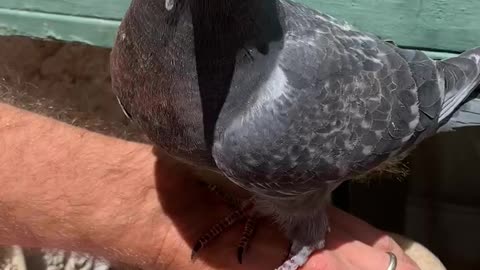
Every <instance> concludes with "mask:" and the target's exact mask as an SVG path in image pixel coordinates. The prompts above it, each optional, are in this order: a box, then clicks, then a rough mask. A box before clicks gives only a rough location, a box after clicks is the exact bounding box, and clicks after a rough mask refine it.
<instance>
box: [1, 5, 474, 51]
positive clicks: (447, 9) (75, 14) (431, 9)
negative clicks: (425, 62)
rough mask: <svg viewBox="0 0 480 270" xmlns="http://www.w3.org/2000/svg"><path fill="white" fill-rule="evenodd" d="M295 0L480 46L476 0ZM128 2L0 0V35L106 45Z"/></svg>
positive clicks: (443, 44)
mask: <svg viewBox="0 0 480 270" xmlns="http://www.w3.org/2000/svg"><path fill="white" fill-rule="evenodd" d="M159 1H160V0H159ZM299 1H300V2H302V3H304V4H306V5H308V6H310V7H313V8H316V9H318V10H321V11H322V12H325V13H328V14H330V15H333V16H335V17H337V18H341V19H345V20H347V21H348V22H350V23H351V24H353V25H354V26H355V27H357V28H359V29H361V30H363V31H368V32H372V33H374V34H376V35H379V36H381V37H382V38H388V39H393V40H395V41H396V42H397V44H399V45H401V46H404V47H414V48H422V49H426V50H431V51H441V52H460V51H463V50H465V49H467V48H471V47H476V46H480V16H478V14H477V13H478V11H479V10H480V1H478V0H456V1H450V0H299ZM129 3H130V1H129V0H102V1H98V0H82V1H78V0H0V35H26V36H32V37H38V38H53V39H59V40H65V41H77V42H84V43H88V44H93V45H97V46H101V47H109V46H111V45H112V43H113V40H114V37H115V32H116V30H117V27H118V24H119V21H120V20H121V18H122V16H123V14H124V13H125V10H126V9H127V8H128V5H129ZM435 55H436V56H440V57H444V56H446V55H443V54H442V53H440V54H438V53H435Z"/></svg>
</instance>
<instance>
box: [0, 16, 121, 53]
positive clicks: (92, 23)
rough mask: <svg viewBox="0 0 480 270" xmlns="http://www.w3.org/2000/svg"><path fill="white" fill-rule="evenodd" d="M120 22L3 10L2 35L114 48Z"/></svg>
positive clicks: (0, 22)
mask: <svg viewBox="0 0 480 270" xmlns="http://www.w3.org/2000/svg"><path fill="white" fill-rule="evenodd" d="M119 23H120V22H119V21H113V20H104V19H96V18H85V17H75V16H65V15H58V14H48V13H39V12H30V11H20V10H9V9H0V35H5V36H30V37H36V38H42V39H54V40H63V41H72V42H81V43H85V44H90V45H95V46H99V47H110V46H112V44H113V41H114V39H115V36H116V31H117V28H118V26H119Z"/></svg>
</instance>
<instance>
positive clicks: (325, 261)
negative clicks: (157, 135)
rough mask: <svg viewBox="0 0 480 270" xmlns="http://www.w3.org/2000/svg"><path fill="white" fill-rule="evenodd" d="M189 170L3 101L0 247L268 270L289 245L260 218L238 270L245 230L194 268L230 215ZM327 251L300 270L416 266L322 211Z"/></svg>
mask: <svg viewBox="0 0 480 270" xmlns="http://www.w3.org/2000/svg"><path fill="white" fill-rule="evenodd" d="M195 180H196V179H195V176H194V174H192V173H191V172H190V171H189V170H187V169H186V167H184V166H181V165H179V164H178V163H175V162H172V160H170V159H167V158H165V157H163V156H158V155H155V154H154V151H152V146H150V145H147V144H141V143H134V142H128V141H125V140H120V139H116V138H113V137H107V136H104V135H100V134H97V133H94V132H90V131H87V130H84V129H80V128H76V127H73V126H70V125H67V124H64V123H61V122H58V121H55V120H53V119H50V118H47V117H43V116H40V115H37V114H34V113H30V112H27V111H24V110H20V109H17V108H15V107H12V106H10V105H6V104H1V103H0V187H1V188H0V220H1V222H0V244H1V245H12V244H19V245H21V246H26V247H44V248H45V247H52V248H62V249H67V250H76V251H85V252H89V253H91V254H95V255H98V256H103V257H105V258H107V259H109V260H111V261H119V262H123V263H127V264H131V265H135V266H139V267H142V268H144V269H205V270H206V269H254V270H255V269H259V270H260V269H262V270H263V269H274V268H275V267H276V266H278V265H280V263H281V262H282V260H283V259H284V258H285V256H286V255H287V254H286V251H287V250H288V241H287V240H286V239H285V238H284V237H283V235H282V233H281V232H280V231H279V230H278V229H277V228H276V226H275V225H274V223H272V222H270V220H268V219H267V218H264V219H262V220H261V224H260V226H259V228H258V231H257V232H256V234H255V238H254V239H253V240H252V243H251V245H250V249H249V250H248V253H247V255H246V257H245V259H244V264H242V265H239V264H238V262H237V260H236V252H235V250H236V246H237V244H238V241H239V239H240V235H241V232H242V226H235V227H234V228H232V230H230V231H228V232H227V233H226V234H224V235H222V236H221V237H220V238H218V239H217V240H215V241H214V242H213V243H212V244H211V245H210V246H209V247H207V248H205V249H204V250H202V251H201V252H200V254H199V255H198V259H197V260H195V261H194V262H192V261H191V260H190V253H191V248H192V245H193V244H194V240H196V238H198V237H199V236H200V235H201V234H202V233H203V232H204V231H205V230H206V229H208V228H210V226H211V225H212V223H214V222H215V221H217V220H218V219H219V218H221V217H223V216H225V215H227V214H228V213H229V209H228V208H227V207H226V206H225V204H224V203H222V201H221V200H220V199H219V198H217V197H215V196H214V195H213V194H211V193H210V192H209V191H208V190H207V189H205V188H204V187H203V186H202V185H199V184H198V182H197V181H195ZM329 216H330V221H331V228H332V230H331V232H330V233H329V234H328V236H327V247H326V249H325V250H324V251H321V252H318V253H316V254H315V255H314V256H313V257H312V258H311V259H310V260H309V262H308V263H307V265H306V266H305V267H304V268H303V269H306V270H310V269H311V270H337V269H342V270H348V269H352V270H353V269H355V270H356V269H379V270H383V269H386V267H387V265H388V256H387V254H386V253H385V252H386V251H393V252H394V253H395V254H396V255H397V257H398V258H399V265H398V267H397V270H407V269H418V268H417V267H416V266H415V264H414V263H413V262H412V260H411V259H410V258H408V256H406V255H405V253H404V252H403V251H402V249H401V248H400V247H399V246H398V245H397V244H396V243H395V242H394V241H393V240H392V239H391V238H390V237H388V236H387V234H386V233H384V232H382V231H380V230H377V229H375V228H373V227H372V226H370V225H368V224H366V223H365V222H363V221H360V220H358V219H356V218H354V217H352V216H350V215H349V214H346V213H344V212H342V211H340V210H338V209H335V208H333V207H330V208H329Z"/></svg>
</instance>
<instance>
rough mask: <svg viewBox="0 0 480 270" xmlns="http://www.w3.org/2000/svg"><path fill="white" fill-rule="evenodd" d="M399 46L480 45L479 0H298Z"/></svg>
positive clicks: (460, 48) (458, 48)
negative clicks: (393, 41) (390, 40)
mask: <svg viewBox="0 0 480 270" xmlns="http://www.w3.org/2000/svg"><path fill="white" fill-rule="evenodd" d="M302 2H304V3H306V4H308V5H309V6H311V7H313V8H316V9H318V10H321V11H323V12H326V13H328V14H330V15H332V16H334V17H338V18H342V19H345V20H347V21H348V22H350V23H351V24H353V25H354V26H356V27H357V28H359V29H361V30H363V31H368V32H372V33H375V34H376V35H379V36H381V37H382V38H391V39H393V40H395V42H396V43H397V44H399V45H402V46H408V47H420V48H430V49H434V50H447V51H456V52H458V51H463V50H465V49H467V48H471V47H477V46H480V16H479V15H478V11H479V10H480V1H479V0H455V1H452V0H341V1H339V0H302Z"/></svg>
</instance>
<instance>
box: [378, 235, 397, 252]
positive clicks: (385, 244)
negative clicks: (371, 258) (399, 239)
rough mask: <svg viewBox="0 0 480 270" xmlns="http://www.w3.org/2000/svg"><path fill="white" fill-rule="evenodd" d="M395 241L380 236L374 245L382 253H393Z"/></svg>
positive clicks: (388, 237)
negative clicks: (382, 251)
mask: <svg viewBox="0 0 480 270" xmlns="http://www.w3.org/2000/svg"><path fill="white" fill-rule="evenodd" d="M396 245H397V244H396V242H395V240H393V238H392V237H390V236H388V235H384V236H382V237H381V238H380V239H378V241H377V242H376V243H375V247H376V248H379V249H381V250H384V251H393V250H394V249H395V246H396Z"/></svg>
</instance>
